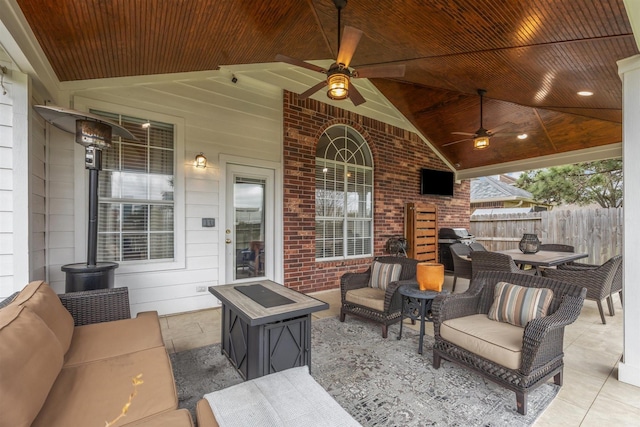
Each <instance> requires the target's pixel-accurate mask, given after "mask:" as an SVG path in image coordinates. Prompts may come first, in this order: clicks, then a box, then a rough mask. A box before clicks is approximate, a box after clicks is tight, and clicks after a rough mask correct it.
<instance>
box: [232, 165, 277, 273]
mask: <svg viewBox="0 0 640 427" xmlns="http://www.w3.org/2000/svg"><path fill="white" fill-rule="evenodd" d="M273 181H274V171H273V170H271V169H264V168H258V167H250V166H241V165H232V164H229V165H228V166H227V188H226V206H227V207H226V227H227V228H226V229H225V262H226V282H227V283H230V282H236V281H243V280H255V279H265V278H269V279H271V278H272V276H273V262H274V261H273V259H274V256H273V246H274V245H273V238H274V231H273V216H274V200H273V199H274V183H273Z"/></svg>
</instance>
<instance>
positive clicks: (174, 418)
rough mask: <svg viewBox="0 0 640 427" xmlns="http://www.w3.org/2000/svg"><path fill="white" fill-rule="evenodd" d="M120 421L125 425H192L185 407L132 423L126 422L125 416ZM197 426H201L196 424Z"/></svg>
mask: <svg viewBox="0 0 640 427" xmlns="http://www.w3.org/2000/svg"><path fill="white" fill-rule="evenodd" d="M122 422H124V423H125V424H123V425H126V426H127V427H193V420H192V419H191V413H190V412H189V411H188V410H187V409H177V410H175V411H171V412H163V413H162V414H158V415H154V416H152V417H149V418H145V419H143V420H140V421H134V422H132V423H127V418H125V419H124V420H123V421H122ZM119 425H120V424H116V426H119ZM198 427H201V426H200V425H198Z"/></svg>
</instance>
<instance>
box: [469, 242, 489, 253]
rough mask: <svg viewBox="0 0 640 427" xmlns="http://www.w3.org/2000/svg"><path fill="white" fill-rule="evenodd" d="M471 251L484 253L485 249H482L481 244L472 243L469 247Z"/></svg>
mask: <svg viewBox="0 0 640 427" xmlns="http://www.w3.org/2000/svg"><path fill="white" fill-rule="evenodd" d="M469 247H470V248H471V250H472V251H486V250H487V248H485V247H484V245H483V244H482V243H478V242H473V243H471V244H470V245H469Z"/></svg>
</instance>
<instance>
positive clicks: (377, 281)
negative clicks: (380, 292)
mask: <svg viewBox="0 0 640 427" xmlns="http://www.w3.org/2000/svg"><path fill="white" fill-rule="evenodd" d="M401 271H402V265H400V264H388V263H386V262H378V261H373V265H372V266H371V278H370V279H369V287H370V288H380V289H387V285H388V284H389V283H391V282H395V281H397V280H399V279H400V272H401Z"/></svg>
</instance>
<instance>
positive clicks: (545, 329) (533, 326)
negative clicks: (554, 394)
mask: <svg viewBox="0 0 640 427" xmlns="http://www.w3.org/2000/svg"><path fill="white" fill-rule="evenodd" d="M498 282H508V283H512V284H515V285H519V286H525V287H529V288H548V289H551V290H552V291H553V299H552V300H551V304H550V305H549V309H548V312H547V315H546V316H544V317H538V318H536V319H534V320H531V321H530V322H528V323H527V324H526V325H525V326H524V328H522V335H521V336H522V337H523V338H522V348H521V354H520V357H519V367H518V368H516V369H513V368H508V367H505V366H504V365H503V364H499V363H496V362H494V361H492V360H488V359H487V358H484V357H481V356H479V355H478V354H476V353H474V352H472V351H470V350H467V349H465V348H463V347H460V346H458V345H456V344H454V343H452V342H450V341H448V340H446V339H444V338H443V337H442V335H441V331H442V326H443V324H444V323H445V322H447V321H448V320H452V319H459V318H463V317H466V316H474V315H475V316H476V317H475V319H478V318H479V317H478V316H477V315H486V314H488V313H489V309H490V308H491V305H492V304H493V301H494V293H495V292H494V291H495V285H496V284H497V283H498ZM585 294H586V289H584V288H582V287H580V286H577V285H573V284H570V283H564V282H559V281H556V280H551V279H547V278H545V277H540V276H530V275H525V274H520V273H507V272H496V271H493V272H490V271H483V272H479V273H477V274H474V276H473V278H472V279H471V285H470V287H469V290H467V291H466V292H464V293H461V294H446V295H439V296H437V297H436V298H435V300H434V302H433V306H432V311H433V320H434V323H433V329H434V337H435V343H434V345H433V367H434V368H436V369H438V368H439V367H440V363H441V360H442V359H445V360H448V361H451V362H454V363H456V364H458V365H461V366H463V367H465V368H468V369H471V370H474V371H476V372H478V373H480V374H481V375H483V376H484V377H485V378H487V379H489V380H491V381H493V382H495V383H497V384H499V385H501V386H503V387H506V388H507V389H509V390H513V391H514V392H515V393H516V402H517V409H518V412H519V413H520V414H522V415H526V412H527V395H528V393H529V392H530V391H532V390H533V389H535V388H536V387H538V386H540V385H542V384H544V383H545V382H547V381H548V380H549V379H550V378H552V377H553V380H554V383H555V384H557V385H559V386H561V385H562V372H563V367H564V362H563V350H562V348H563V339H564V327H565V326H566V325H569V324H571V323H573V322H574V321H575V320H576V319H577V318H578V316H579V315H580V310H581V308H582V304H583V302H584V297H585ZM480 317H482V316H480ZM485 319H486V318H485ZM488 322H491V323H493V322H494V321H493V320H488ZM496 323H498V324H500V323H501V322H496ZM507 327H511V325H507ZM514 327H515V326H514ZM516 328H518V327H516ZM516 331H517V330H516Z"/></svg>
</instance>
